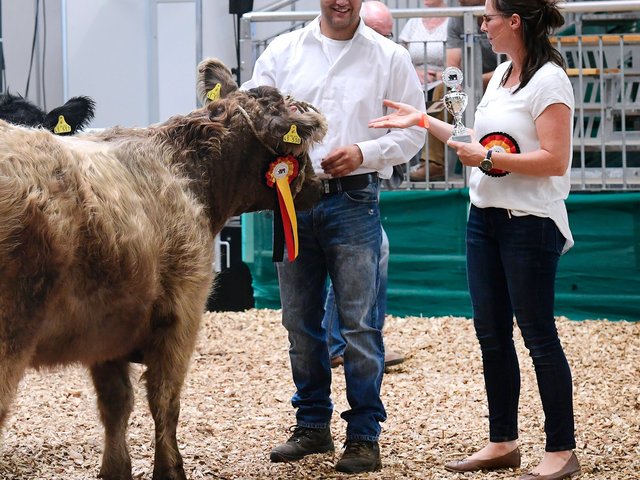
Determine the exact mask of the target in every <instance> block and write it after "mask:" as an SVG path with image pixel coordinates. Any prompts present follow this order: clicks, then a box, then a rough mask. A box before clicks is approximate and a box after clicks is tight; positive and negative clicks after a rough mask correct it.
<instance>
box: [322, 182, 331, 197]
mask: <svg viewBox="0 0 640 480" xmlns="http://www.w3.org/2000/svg"><path fill="white" fill-rule="evenodd" d="M322 187H323V188H324V193H325V194H329V193H331V186H330V185H329V180H322Z"/></svg>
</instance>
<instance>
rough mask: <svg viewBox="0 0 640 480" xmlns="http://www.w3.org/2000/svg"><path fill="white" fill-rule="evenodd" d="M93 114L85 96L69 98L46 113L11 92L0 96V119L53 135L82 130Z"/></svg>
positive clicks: (93, 110)
mask: <svg viewBox="0 0 640 480" xmlns="http://www.w3.org/2000/svg"><path fill="white" fill-rule="evenodd" d="M94 113H95V102H94V101H93V100H92V99H91V98H89V97H86V96H78V97H72V98H70V99H69V100H67V101H66V102H65V103H64V105H61V106H59V107H56V108H54V109H53V110H51V111H50V112H49V113H47V112H45V111H44V110H42V109H40V108H39V107H38V106H37V105H34V104H33V103H31V102H30V101H29V100H27V99H26V98H24V97H22V96H20V95H14V94H12V93H9V92H7V93H4V94H1V95H0V120H4V121H6V122H9V123H13V124H15V125H22V126H25V127H40V128H46V129H47V130H49V131H51V132H53V133H55V134H57V135H74V134H75V133H77V132H80V131H82V130H83V129H84V128H85V127H86V126H87V125H89V123H91V120H93V116H94Z"/></svg>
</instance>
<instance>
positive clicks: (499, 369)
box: [467, 206, 576, 452]
mask: <svg viewBox="0 0 640 480" xmlns="http://www.w3.org/2000/svg"><path fill="white" fill-rule="evenodd" d="M564 243H565V239H564V237H563V236H562V234H561V233H560V231H559V230H558V228H557V227H556V225H555V223H554V222H553V220H551V219H549V218H541V217H536V216H533V215H527V216H523V217H517V216H510V215H509V213H508V212H507V210H504V209H501V208H477V207H475V206H471V210H470V212H469V220H468V223H467V276H468V281H469V292H470V294H471V302H472V304H473V321H474V326H475V330H476V336H477V337H478V341H479V342H480V349H481V351H482V364H483V368H484V380H485V386H486V391H487V398H488V403H489V438H490V440H491V441H492V442H504V441H510V440H515V439H517V438H518V400H519V396H520V368H519V365H518V357H517V355H516V350H515V347H514V343H513V316H514V314H515V317H516V321H517V324H518V327H519V328H520V331H521V332H522V337H523V339H524V343H525V346H526V347H527V349H528V350H529V355H530V356H531V358H532V360H533V365H534V368H535V372H536V378H537V381H538V390H539V392H540V398H541V400H542V408H543V410H544V416H545V424H544V429H545V433H546V437H547V441H546V447H545V448H546V451H548V452H554V451H563V450H572V449H573V448H575V445H576V443H575V437H574V420H573V400H572V395H573V393H572V385H571V370H570V369H569V364H568V362H567V359H566V357H565V354H564V351H563V350H562V345H561V344H560V339H559V338H558V331H557V330H556V324H555V318H554V315H553V307H554V295H555V290H554V283H555V277H556V269H557V266H558V260H559V258H560V254H561V252H562V247H563V246H564Z"/></svg>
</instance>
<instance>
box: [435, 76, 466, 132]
mask: <svg viewBox="0 0 640 480" xmlns="http://www.w3.org/2000/svg"><path fill="white" fill-rule="evenodd" d="M462 78H463V77H462V71H461V70H460V69H459V68H456V67H447V68H445V69H444V72H442V81H443V82H444V84H445V85H446V86H447V87H449V88H450V89H451V90H450V91H449V93H447V94H446V95H445V96H444V105H445V107H447V110H448V111H449V113H450V114H451V115H453V120H454V123H453V132H452V134H451V139H452V140H455V141H456V142H466V143H471V135H469V132H468V131H467V127H465V126H464V125H463V124H462V113H463V112H464V109H465V108H467V94H466V93H464V92H461V91H460V90H458V85H460V84H462Z"/></svg>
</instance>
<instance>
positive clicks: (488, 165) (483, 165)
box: [480, 158, 493, 172]
mask: <svg viewBox="0 0 640 480" xmlns="http://www.w3.org/2000/svg"><path fill="white" fill-rule="evenodd" d="M492 168H493V162H492V161H491V160H490V159H488V158H485V159H484V160H482V161H481V162H480V169H481V170H483V171H485V172H489V171H491V169H492Z"/></svg>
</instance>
